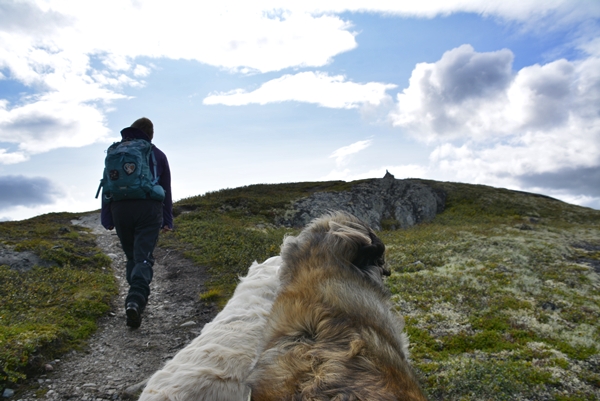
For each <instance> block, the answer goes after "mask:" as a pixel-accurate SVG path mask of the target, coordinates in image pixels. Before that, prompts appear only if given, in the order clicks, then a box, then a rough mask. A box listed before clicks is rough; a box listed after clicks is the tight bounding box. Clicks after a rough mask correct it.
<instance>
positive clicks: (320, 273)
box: [248, 213, 426, 401]
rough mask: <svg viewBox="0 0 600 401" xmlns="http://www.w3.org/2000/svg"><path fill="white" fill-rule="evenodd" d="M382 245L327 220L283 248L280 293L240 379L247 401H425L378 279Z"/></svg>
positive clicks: (361, 228)
mask: <svg viewBox="0 0 600 401" xmlns="http://www.w3.org/2000/svg"><path fill="white" fill-rule="evenodd" d="M384 251H385V246H384V245H383V243H382V242H381V241H380V240H379V238H377V236H376V235H375V233H374V232H373V231H372V230H371V229H370V228H369V227H368V226H366V225H365V224H364V223H363V222H361V221H360V220H358V219H357V218H355V217H354V216H351V215H348V214H345V213H333V214H330V215H327V216H325V217H321V218H319V219H316V220H314V221H313V222H312V223H311V224H310V225H309V226H307V227H306V228H305V229H304V231H302V232H301V233H300V235H299V236H298V237H288V238H286V240H285V241H284V244H283V247H282V252H281V257H282V261H283V264H282V265H281V270H280V279H281V290H280V293H279V295H278V296H277V299H276V300H275V303H274V304H273V308H272V309H271V314H270V316H269V321H268V324H267V328H266V333H265V335H266V344H265V347H264V350H263V351H262V353H261V355H260V356H259V358H258V361H257V363H256V366H255V367H254V369H253V370H252V373H251V374H250V376H249V378H248V384H249V386H250V387H251V388H252V394H251V399H252V400H253V401H267V400H277V401H281V400H368V401H375V400H382V401H383V400H425V399H426V398H425V396H424V395H423V393H422V391H421V389H420V388H419V385H418V384H417V380H416V378H415V375H414V374H413V372H412V370H411V368H410V365H409V363H408V360H407V357H408V356H407V344H408V341H407V338H406V336H405V334H403V333H402V330H403V326H404V323H403V320H402V318H401V317H400V316H399V315H398V314H397V313H396V312H394V311H393V310H392V304H391V301H390V295H389V292H388V291H387V289H386V287H385V286H384V284H383V277H382V275H389V274H390V272H389V270H388V269H387V267H386V265H385V262H384V258H383V256H384Z"/></svg>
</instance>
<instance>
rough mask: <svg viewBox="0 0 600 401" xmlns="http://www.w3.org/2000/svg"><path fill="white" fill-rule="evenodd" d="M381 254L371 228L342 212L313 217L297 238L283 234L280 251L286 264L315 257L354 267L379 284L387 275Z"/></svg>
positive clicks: (383, 252) (382, 246) (381, 244)
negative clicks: (283, 239)
mask: <svg viewBox="0 0 600 401" xmlns="http://www.w3.org/2000/svg"><path fill="white" fill-rule="evenodd" d="M384 254H385V245H384V244H383V242H381V240H380V239H379V238H378V237H377V235H375V233H374V232H373V230H372V229H371V228H370V227H369V226H368V225H367V224H366V223H364V222H363V221H362V220H360V219H358V218H356V217H355V216H353V215H351V214H349V213H345V212H332V213H329V214H326V215H324V216H322V217H320V218H317V219H315V220H313V221H312V222H311V223H310V224H309V225H308V226H307V227H306V228H305V229H304V230H303V231H302V232H301V233H300V235H298V236H297V237H287V238H286V239H285V241H284V244H283V247H282V250H281V256H282V259H283V261H284V264H286V265H287V266H294V265H297V264H298V262H299V261H302V260H307V259H308V258H309V257H319V258H323V259H325V260H327V261H328V262H333V263H336V264H339V265H342V266H344V267H349V268H354V269H357V271H358V272H359V273H360V274H361V275H363V276H364V277H365V278H368V279H370V281H374V282H375V283H377V284H379V285H381V286H382V287H383V276H389V275H390V270H389V268H388V267H387V265H386V263H385V258H384ZM291 270H293V268H292V269H291ZM291 274H292V275H293V273H291Z"/></svg>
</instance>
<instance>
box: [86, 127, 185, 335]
mask: <svg viewBox="0 0 600 401" xmlns="http://www.w3.org/2000/svg"><path fill="white" fill-rule="evenodd" d="M121 137H122V140H121V142H116V143H114V144H113V145H112V146H111V147H110V148H109V149H108V151H107V158H106V161H105V171H104V177H103V179H102V181H101V184H100V186H102V187H103V188H102V189H103V190H102V213H101V221H102V225H103V226H104V228H106V229H107V230H112V229H113V228H116V230H117V235H118V236H119V240H120V241H121V246H122V247H123V251H124V252H125V255H126V256H127V273H126V277H127V282H128V283H129V293H128V294H127V298H126V300H125V313H126V315H127V326H129V327H131V328H132V329H137V328H138V327H140V324H141V322H142V313H143V312H144V309H145V307H146V304H147V302H148V296H149V295H150V282H151V281H152V275H153V270H152V266H153V265H154V256H153V255H152V253H153V251H154V247H155V246H156V243H157V241H158V234H159V232H160V231H161V229H162V231H163V232H167V231H171V230H172V229H173V201H172V196H171V171H170V170H169V163H168V161H167V157H166V156H165V154H164V153H163V152H162V151H160V150H159V149H158V148H157V147H156V146H154V145H152V143H151V142H152V139H153V137H154V126H153V124H152V121H150V120H149V119H148V118H145V117H143V118H140V119H138V120H136V121H135V122H134V123H133V124H131V127H128V128H125V129H123V130H122V131H121ZM140 140H143V141H140ZM128 146H129V147H132V146H136V147H138V148H140V149H142V150H141V151H140V153H139V154H140V155H142V154H143V155H144V156H138V159H126V160H125V159H124V157H126V156H123V153H126V152H127V150H123V149H124V148H126V147H128ZM112 149H114V150H113V151H112V152H111V150H112ZM116 151H119V157H120V160H121V161H120V162H117V163H114V162H112V163H113V165H111V164H110V163H111V162H110V161H109V156H110V155H111V153H113V154H114V153H115V152H116ZM143 152H146V153H143ZM127 156H128V154H127ZM123 160H125V162H124V161H123ZM127 160H130V161H127ZM137 164H139V166H138V165H137ZM148 168H149V170H150V174H148V173H147V169H148ZM143 169H145V170H143ZM136 170H138V171H140V170H141V171H142V173H141V178H137V179H136V180H137V181H136V184H135V185H137V186H138V187H139V182H141V180H142V179H146V180H148V182H147V183H145V184H144V185H145V186H143V187H142V188H141V190H140V188H136V191H133V192H129V193H120V192H119V191H120V190H121V189H122V188H124V187H125V186H115V185H116V184H114V183H115V182H118V181H117V180H118V179H119V177H121V179H127V177H128V176H132V177H133V176H134V174H133V173H134V171H136ZM143 171H146V173H145V174H144V173H143ZM136 174H137V173H136ZM150 176H151V177H152V180H150ZM111 185H112V186H111ZM98 190H100V188H99V189H98ZM97 196H98V194H96V197H97ZM161 199H162V200H161Z"/></svg>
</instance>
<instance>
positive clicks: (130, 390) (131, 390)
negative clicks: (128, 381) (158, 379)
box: [122, 379, 148, 398]
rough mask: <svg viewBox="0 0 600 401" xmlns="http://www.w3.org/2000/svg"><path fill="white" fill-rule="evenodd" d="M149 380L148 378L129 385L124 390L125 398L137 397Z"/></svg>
mask: <svg viewBox="0 0 600 401" xmlns="http://www.w3.org/2000/svg"><path fill="white" fill-rule="evenodd" d="M147 382H148V379H146V380H144V381H142V382H139V383H137V384H134V385H133V386H129V387H127V388H126V389H125V390H123V394H122V396H123V398H134V397H136V396H137V395H138V394H137V393H139V392H140V391H142V389H143V388H144V387H145V386H146V383H147Z"/></svg>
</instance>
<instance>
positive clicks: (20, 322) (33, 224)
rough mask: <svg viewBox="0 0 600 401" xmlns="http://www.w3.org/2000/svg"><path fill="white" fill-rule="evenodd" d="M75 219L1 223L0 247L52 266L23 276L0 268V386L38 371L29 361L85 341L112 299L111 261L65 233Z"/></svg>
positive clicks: (86, 238)
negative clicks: (27, 252) (32, 256)
mask: <svg viewBox="0 0 600 401" xmlns="http://www.w3.org/2000/svg"><path fill="white" fill-rule="evenodd" d="M77 217H78V215H73V214H68V213H61V214H57V213H54V214H50V215H44V216H39V217H36V218H34V219H30V220H25V221H22V222H7V223H0V224H1V225H0V241H1V242H2V243H4V244H6V245H10V246H14V248H15V250H17V251H23V250H28V251H32V252H34V253H36V254H37V255H38V256H39V257H40V258H42V259H44V260H45V261H47V262H50V263H51V264H52V265H51V266H50V267H40V266H35V267H34V268H32V269H31V270H29V271H27V272H18V271H15V270H11V269H10V268H9V267H8V266H0V282H1V283H2V289H1V291H0V385H1V384H3V383H10V382H15V381H18V380H20V379H22V378H24V377H25V374H26V372H27V371H28V370H30V369H35V368H37V367H38V366H37V365H34V364H32V361H33V360H37V361H42V362H43V361H44V360H45V359H51V358H53V357H55V356H58V355H60V354H61V353H62V352H64V351H65V350H67V349H69V348H71V347H73V346H76V345H78V344H79V343H80V342H81V341H83V340H85V339H86V338H87V337H89V335H90V334H91V333H93V332H94V331H95V329H96V320H97V319H98V317H100V316H102V315H103V314H104V313H106V312H107V311H108V309H109V305H110V300H111V298H112V297H113V296H114V295H116V293H117V286H116V282H115V278H114V275H113V274H112V270H111V269H110V268H108V267H109V266H110V263H111V261H110V259H109V258H108V257H106V256H105V255H103V254H102V253H100V251H99V250H98V249H97V248H96V244H95V240H94V237H93V236H92V235H88V234H79V233H78V234H77V235H74V234H72V232H73V231H71V230H72V228H67V227H71V225H70V220H71V219H75V218H77ZM34 355H37V356H41V358H32V356H34Z"/></svg>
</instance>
